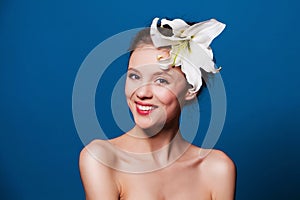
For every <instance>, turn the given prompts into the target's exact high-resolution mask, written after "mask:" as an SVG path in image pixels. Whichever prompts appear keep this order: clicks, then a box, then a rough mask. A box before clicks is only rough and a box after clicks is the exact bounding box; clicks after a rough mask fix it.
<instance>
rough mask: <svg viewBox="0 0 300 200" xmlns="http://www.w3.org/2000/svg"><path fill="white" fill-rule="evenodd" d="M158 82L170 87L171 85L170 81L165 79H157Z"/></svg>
mask: <svg viewBox="0 0 300 200" xmlns="http://www.w3.org/2000/svg"><path fill="white" fill-rule="evenodd" d="M157 81H158V84H161V85H168V84H169V81H167V80H166V79H164V78H158V79H156V81H155V82H157Z"/></svg>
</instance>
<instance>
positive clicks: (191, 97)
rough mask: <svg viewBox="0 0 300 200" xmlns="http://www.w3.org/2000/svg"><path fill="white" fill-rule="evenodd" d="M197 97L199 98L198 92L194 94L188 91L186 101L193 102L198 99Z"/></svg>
mask: <svg viewBox="0 0 300 200" xmlns="http://www.w3.org/2000/svg"><path fill="white" fill-rule="evenodd" d="M196 96H197V93H196V92H192V91H190V90H188V91H187V92H186V95H185V100H186V101H191V100H193V99H194V98H196Z"/></svg>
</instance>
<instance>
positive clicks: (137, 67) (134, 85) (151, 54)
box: [125, 45, 188, 129]
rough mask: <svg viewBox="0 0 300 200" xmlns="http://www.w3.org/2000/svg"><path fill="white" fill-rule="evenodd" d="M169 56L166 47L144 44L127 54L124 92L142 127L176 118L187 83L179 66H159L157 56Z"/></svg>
mask: <svg viewBox="0 0 300 200" xmlns="http://www.w3.org/2000/svg"><path fill="white" fill-rule="evenodd" d="M168 55H169V52H168V50H167V49H162V50H158V49H156V48H154V47H153V46H151V45H145V46H143V47H141V48H138V49H136V50H135V51H134V52H133V53H132V55H131V57H130V60H129V66H128V71H127V78H126V85H125V94H126V99H127V103H128V106H129V108H130V110H131V112H132V114H133V117H134V120H135V123H136V125H137V126H139V127H140V128H142V129H147V128H152V127H155V126H159V127H163V126H165V125H166V123H173V122H176V121H178V119H179V116H180V111H181V106H182V105H183V104H184V101H186V99H187V94H188V90H187V89H188V84H187V82H186V79H185V77H184V75H183V73H182V72H181V71H180V69H179V68H177V67H176V68H170V69H167V70H163V69H161V68H160V66H159V63H158V60H157V58H158V57H159V56H160V57H163V58H166V57H168ZM174 120H176V121H174Z"/></svg>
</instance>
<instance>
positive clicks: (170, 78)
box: [79, 18, 235, 200]
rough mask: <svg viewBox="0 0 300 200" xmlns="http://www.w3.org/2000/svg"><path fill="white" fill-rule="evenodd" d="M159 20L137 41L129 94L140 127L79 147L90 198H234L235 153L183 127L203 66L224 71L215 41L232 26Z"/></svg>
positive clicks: (194, 96)
mask: <svg viewBox="0 0 300 200" xmlns="http://www.w3.org/2000/svg"><path fill="white" fill-rule="evenodd" d="M157 23H158V18H156V19H154V20H153V23H152V25H151V29H144V30H142V31H141V32H140V33H138V35H137V36H136V38H135V39H134V41H133V44H132V48H131V49H132V52H131V55H130V59H129V64H128V71H127V78H126V84H125V95H126V99H127V103H128V106H129V108H130V110H131V112H132V115H133V118H134V121H135V126H134V127H133V128H132V129H131V130H130V131H128V132H127V133H125V134H123V135H122V136H120V137H117V138H114V139H111V140H109V141H103V140H94V141H93V142H91V143H90V144H89V145H87V146H86V147H85V148H84V149H83V150H82V152H81V154H80V163H79V164H80V173H81V178H82V182H83V185H84V189H85V193H86V199H87V200H96V199H105V200H117V199H122V200H123V199H124V200H133V199H139V200H140V199H142V200H148V199H149V200H154V199H155V200H167V199H170V200H176V199H178V200H179V199H180V200H182V199H188V200H193V199H197V200H198V199H203V200H206V199H207V200H208V199H217V200H219V199H221V200H232V199H234V191H235V166H234V164H233V162H232V161H231V159H230V158H229V157H228V156H226V155H225V154H224V153H223V152H221V151H218V150H205V149H202V148H200V147H197V146H194V145H191V144H190V143H188V142H187V141H185V140H184V139H183V138H182V137H181V133H180V131H179V125H180V124H179V121H180V120H179V119H180V114H181V110H182V107H183V106H184V105H186V104H188V103H191V101H193V100H194V99H195V98H197V94H198V93H199V91H200V88H201V85H202V78H203V77H202V74H203V72H204V71H206V72H211V73H217V72H218V69H215V68H214V63H213V61H212V60H213V59H212V56H213V55H212V51H211V49H210V48H209V44H210V43H211V41H212V40H213V39H214V38H215V37H216V36H217V35H219V34H220V33H221V32H222V30H223V29H224V27H225V25H224V24H222V23H220V22H218V21H216V20H209V21H205V22H201V23H197V24H194V25H192V26H190V25H188V24H187V23H185V22H184V21H183V20H180V19H175V20H173V21H169V20H165V19H163V20H161V27H167V28H158V27H157ZM116 149H117V150H116ZM200 152H202V154H203V152H206V153H204V154H205V155H206V156H205V157H203V156H200Z"/></svg>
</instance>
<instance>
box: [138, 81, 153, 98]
mask: <svg viewBox="0 0 300 200" xmlns="http://www.w3.org/2000/svg"><path fill="white" fill-rule="evenodd" d="M135 93H136V96H137V97H138V98H139V99H141V100H144V99H151V98H152V97H153V93H152V86H151V84H145V85H143V86H141V87H139V88H138V89H137V90H136V91H135Z"/></svg>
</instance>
